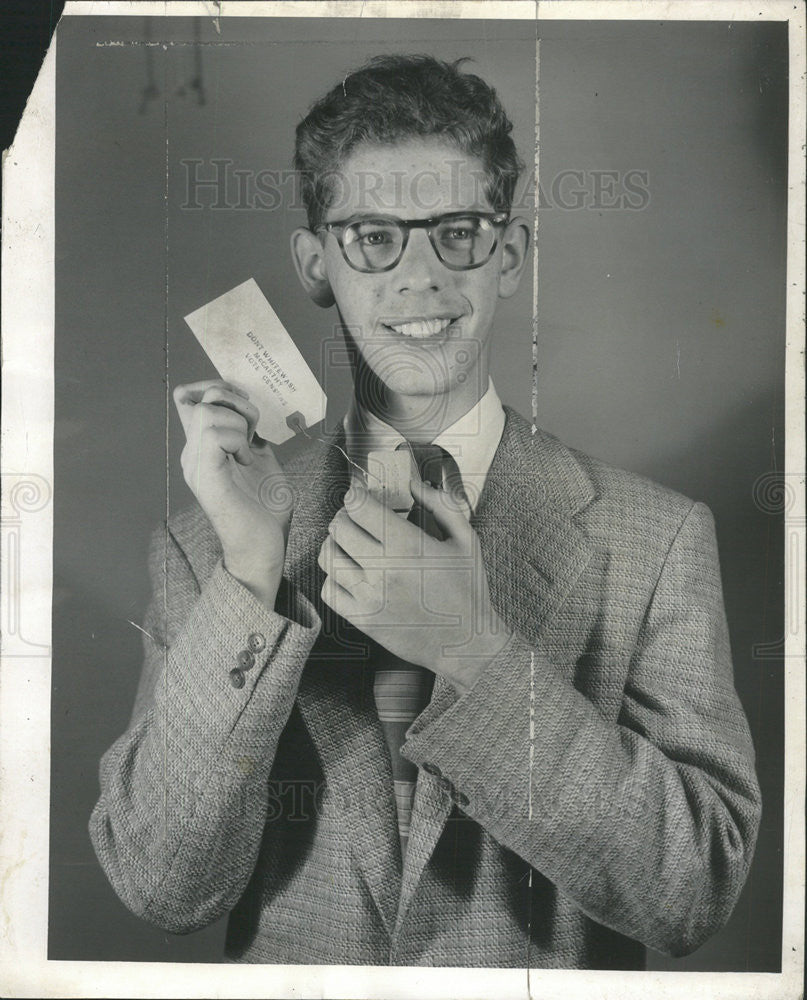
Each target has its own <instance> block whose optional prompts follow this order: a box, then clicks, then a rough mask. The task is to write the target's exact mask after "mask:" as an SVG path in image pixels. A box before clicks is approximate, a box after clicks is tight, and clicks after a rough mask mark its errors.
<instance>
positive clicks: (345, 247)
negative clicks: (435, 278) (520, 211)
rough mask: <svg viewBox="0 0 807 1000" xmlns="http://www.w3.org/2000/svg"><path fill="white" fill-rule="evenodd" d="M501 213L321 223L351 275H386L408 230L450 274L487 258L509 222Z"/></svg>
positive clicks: (400, 252) (400, 254)
mask: <svg viewBox="0 0 807 1000" xmlns="http://www.w3.org/2000/svg"><path fill="white" fill-rule="evenodd" d="M509 221H510V220H509V218H508V216H507V213H506V212H449V213H448V214H447V215H438V216H434V217H433V218H431V219H395V218H389V217H386V216H365V217H362V218H358V219H344V220H342V221H340V222H325V223H323V224H322V225H321V226H318V227H317V229H316V232H317V233H319V232H321V231H322V230H327V232H329V233H333V234H334V236H335V237H336V239H337V242H338V243H339V248H340V249H341V251H342V256H343V257H344V258H345V260H346V261H347V263H348V264H350V266H351V267H352V268H354V269H355V270H356V271H362V272H363V273H365V274H375V273H378V272H380V271H391V270H392V269H393V267H395V266H396V265H397V264H398V263H399V262H400V260H401V257H403V255H404V251H405V250H406V245H407V243H408V242H409V234H410V232H411V231H412V230H413V229H425V230H426V232H427V233H428V236H429V242H430V243H431V245H432V248H433V249H434V252H435V253H436V254H437V257H438V259H439V260H440V261H442V263H443V264H445V266H446V267H447V268H450V269H451V270H452V271H470V270H471V269H472V268H475V267H481V266H482V265H483V264H485V263H487V261H489V260H490V258H491V257H492V256H493V253H494V251H495V250H496V247H497V245H498V243H499V232H500V230H501V229H502V227H503V226H506V225H507V223H508V222H509Z"/></svg>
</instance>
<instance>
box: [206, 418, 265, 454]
mask: <svg viewBox="0 0 807 1000" xmlns="http://www.w3.org/2000/svg"><path fill="white" fill-rule="evenodd" d="M239 419H240V418H239ZM222 455H223V456H225V457H226V456H227V455H232V456H233V458H234V459H235V461H236V462H238V464H239V465H251V464H252V455H251V453H250V450H249V445H248V444H247V439H246V435H245V434H244V428H243V426H241V427H238V426H232V425H228V424H227V423H209V424H206V425H205V426H203V427H202V428H201V430H200V432H199V459H200V462H204V461H211V462H213V463H214V464H221V462H223V461H224V458H222Z"/></svg>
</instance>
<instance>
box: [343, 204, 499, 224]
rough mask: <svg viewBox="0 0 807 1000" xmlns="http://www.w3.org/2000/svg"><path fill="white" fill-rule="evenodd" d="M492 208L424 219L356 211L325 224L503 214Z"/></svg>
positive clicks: (457, 210)
mask: <svg viewBox="0 0 807 1000" xmlns="http://www.w3.org/2000/svg"><path fill="white" fill-rule="evenodd" d="M502 214H503V213H501V212H497V211H495V209H492V208H479V207H476V208H449V209H447V210H446V211H445V212H438V213H437V214H436V215H426V216H424V217H423V218H422V219H413V218H412V217H411V216H403V215H392V214H391V213H389V212H355V213H354V214H350V213H348V214H347V215H343V216H341V218H340V219H331V220H330V222H328V220H324V222H325V224H326V225H328V224H334V223H336V222H372V221H374V220H378V219H391V220H393V221H395V222H425V221H426V219H441V218H442V217H443V216H444V215H502Z"/></svg>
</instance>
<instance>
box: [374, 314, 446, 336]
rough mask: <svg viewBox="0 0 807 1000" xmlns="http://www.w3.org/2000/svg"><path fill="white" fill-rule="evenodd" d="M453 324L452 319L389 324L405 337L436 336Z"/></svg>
mask: <svg viewBox="0 0 807 1000" xmlns="http://www.w3.org/2000/svg"><path fill="white" fill-rule="evenodd" d="M450 325H451V320H450V319H419V320H416V321H415V322H414V323H389V324H388V326H389V327H390V328H391V329H392V330H395V332H396V333H400V334H402V335H403V336H404V337H416V338H418V339H420V340H422V339H423V338H424V337H436V336H437V334H438V333H442V332H443V330H445V329H446V328H447V327H449V326H450Z"/></svg>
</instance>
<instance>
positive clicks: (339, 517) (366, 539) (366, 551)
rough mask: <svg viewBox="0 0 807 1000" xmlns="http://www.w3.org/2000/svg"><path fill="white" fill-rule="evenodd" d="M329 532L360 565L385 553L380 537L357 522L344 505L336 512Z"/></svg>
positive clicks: (329, 526)
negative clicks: (377, 537)
mask: <svg viewBox="0 0 807 1000" xmlns="http://www.w3.org/2000/svg"><path fill="white" fill-rule="evenodd" d="M393 516H394V515H393ZM328 533H329V534H330V535H331V537H332V538H333V539H334V541H335V542H336V544H337V545H338V546H339V547H340V548H341V549H342V550H343V551H344V552H345V553H347V555H349V556H350V557H351V559H353V560H354V562H357V563H358V564H359V565H360V566H364V565H365V564H366V563H369V562H371V561H372V560H374V559H379V558H380V557H381V555H382V554H383V549H382V546H381V543H380V542H379V541H378V539H376V538H374V537H373V535H371V534H369V533H368V532H366V531H365V530H364V528H362V527H361V526H360V525H358V524H356V522H355V521H354V520H353V519H352V518H351V516H350V514H348V512H347V510H345V508H344V507H342V508H340V510H338V511H337V512H336V514H335V516H334V518H333V520H332V521H331V523H330V524H329V525H328Z"/></svg>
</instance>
